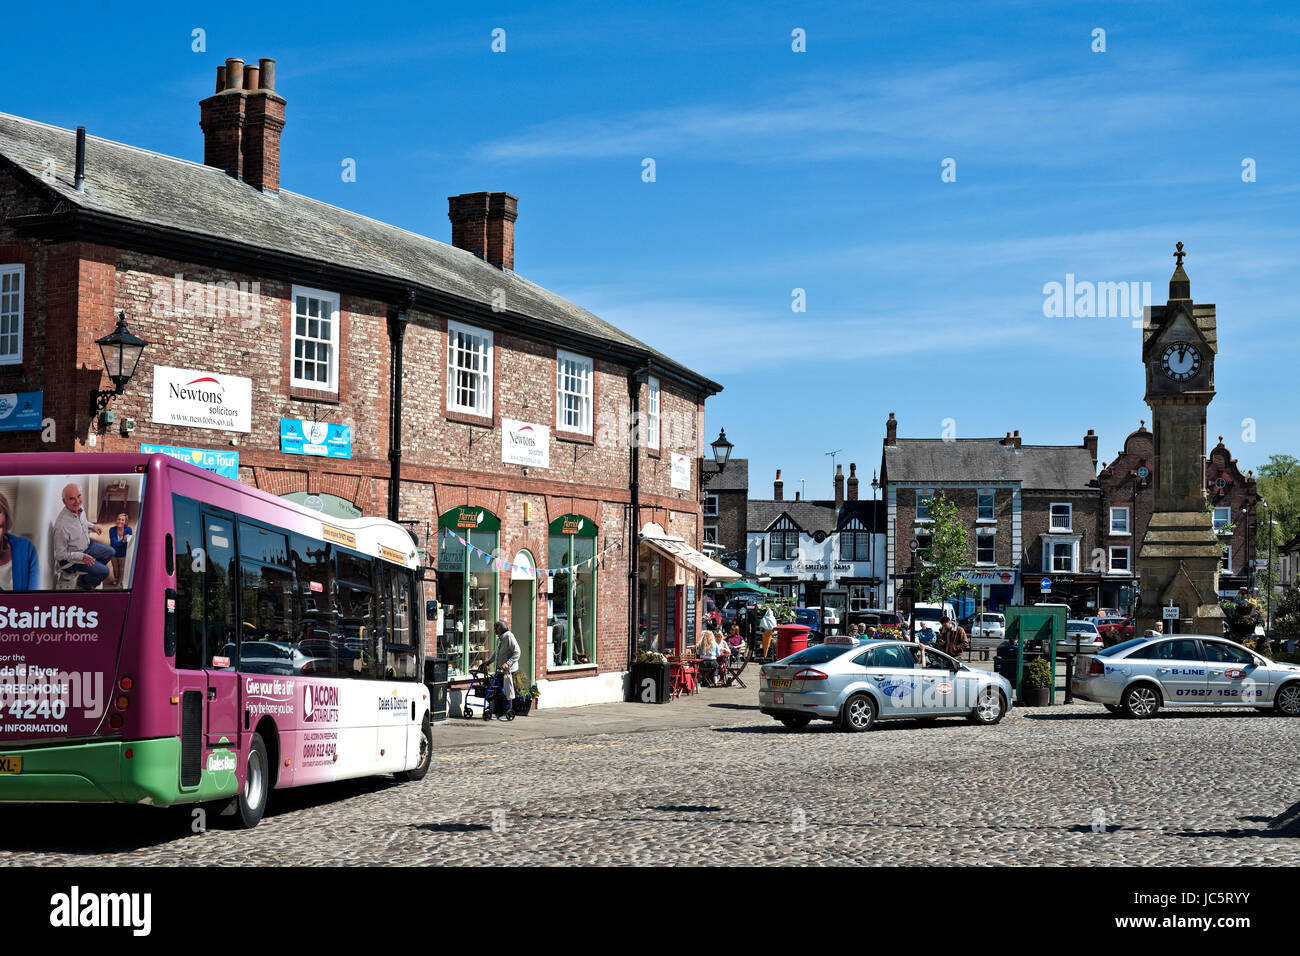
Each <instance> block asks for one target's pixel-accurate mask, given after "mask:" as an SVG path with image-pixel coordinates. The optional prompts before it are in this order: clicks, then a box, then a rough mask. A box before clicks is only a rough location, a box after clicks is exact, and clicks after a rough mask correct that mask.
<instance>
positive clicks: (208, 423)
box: [153, 365, 253, 432]
mask: <svg viewBox="0 0 1300 956" xmlns="http://www.w3.org/2000/svg"><path fill="white" fill-rule="evenodd" d="M153 420H154V421H155V422H158V423H159V424H162V425H183V426H185V427H186V428H219V429H221V430H222V431H228V432H247V431H250V430H251V429H252V421H253V380H252V379H249V378H240V377H239V376H238V375H218V374H216V373H214V372H201V371H197V370H195V369H188V368H168V367H167V366H166V365H155V366H154V367H153Z"/></svg>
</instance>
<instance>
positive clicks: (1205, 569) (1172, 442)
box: [1137, 242, 1223, 636]
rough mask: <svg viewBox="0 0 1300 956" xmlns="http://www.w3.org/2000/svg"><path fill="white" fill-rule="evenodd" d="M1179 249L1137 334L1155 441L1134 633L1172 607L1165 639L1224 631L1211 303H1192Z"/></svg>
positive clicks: (1214, 331)
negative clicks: (1210, 461) (1213, 511)
mask: <svg viewBox="0 0 1300 956" xmlns="http://www.w3.org/2000/svg"><path fill="white" fill-rule="evenodd" d="M1185 255H1186V253H1184V252H1183V244H1182V243H1181V242H1180V243H1178V251H1177V252H1175V253H1174V258H1175V259H1176V260H1177V263H1178V264H1177V268H1175V269H1174V274H1173V277H1172V278H1170V280H1169V302H1168V303H1167V304H1165V305H1164V306H1153V307H1152V308H1151V316H1150V321H1149V322H1147V323H1146V324H1145V325H1144V327H1143V329H1142V361H1143V363H1144V364H1145V365H1146V376H1147V391H1146V402H1147V404H1148V405H1150V406H1151V416H1152V421H1153V422H1154V428H1153V431H1154V438H1155V480H1156V483H1155V504H1154V510H1153V513H1152V515H1151V521H1150V523H1149V524H1148V525H1147V530H1146V534H1145V536H1143V538H1142V547H1141V548H1140V549H1139V551H1138V571H1139V576H1140V578H1141V582H1142V584H1141V587H1142V597H1141V603H1140V605H1139V606H1138V611H1137V631H1138V633H1141V632H1142V631H1143V630H1145V629H1147V628H1150V627H1154V626H1155V625H1156V622H1158V621H1161V620H1162V619H1163V614H1164V612H1163V611H1162V608H1163V607H1165V606H1168V605H1170V604H1173V605H1174V606H1176V607H1177V608H1178V619H1177V623H1176V624H1175V623H1174V622H1173V621H1165V625H1164V629H1165V633H1169V632H1170V631H1171V630H1176V631H1178V632H1179V633H1183V634H1213V635H1216V636H1217V635H1219V634H1221V633H1222V631H1223V612H1222V610H1220V608H1219V561H1220V551H1219V542H1218V539H1217V537H1216V535H1215V533H1214V522H1213V520H1212V518H1211V516H1210V513H1209V511H1208V510H1207V508H1206V498H1205V410H1206V407H1207V406H1208V405H1209V404H1210V401H1211V400H1212V399H1213V398H1214V358H1215V355H1216V354H1217V353H1218V351H1219V341H1218V332H1217V329H1216V321H1217V320H1216V317H1215V312H1214V306H1213V305H1197V304H1194V303H1193V302H1192V283H1191V280H1190V279H1188V278H1187V273H1186V272H1184V271H1183V257H1184V256H1185Z"/></svg>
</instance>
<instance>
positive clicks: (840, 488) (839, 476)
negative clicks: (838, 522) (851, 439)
mask: <svg viewBox="0 0 1300 956" xmlns="http://www.w3.org/2000/svg"><path fill="white" fill-rule="evenodd" d="M843 507H844V466H843V465H836V466H835V510H836V511H839V510H840V509H841V508H843Z"/></svg>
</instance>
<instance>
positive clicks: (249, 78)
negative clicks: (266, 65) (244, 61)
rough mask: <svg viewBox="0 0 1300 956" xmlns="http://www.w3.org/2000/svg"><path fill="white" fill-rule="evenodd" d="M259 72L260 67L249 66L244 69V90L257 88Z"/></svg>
mask: <svg viewBox="0 0 1300 956" xmlns="http://www.w3.org/2000/svg"><path fill="white" fill-rule="evenodd" d="M260 72H261V68H260V67H256V66H253V65H251V64H250V65H248V66H246V67H244V89H246V90H250V91H251V90H255V89H257V88H258V87H257V83H258V74H259V73H260Z"/></svg>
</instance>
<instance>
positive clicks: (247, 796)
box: [235, 734, 271, 829]
mask: <svg viewBox="0 0 1300 956" xmlns="http://www.w3.org/2000/svg"><path fill="white" fill-rule="evenodd" d="M270 789H271V774H270V766H269V764H268V762H267V759H266V744H264V743H262V735H261V734H253V740H252V743H251V744H250V746H249V748H248V762H247V763H246V764H245V765H244V789H243V791H242V792H241V793H240V794H239V796H238V797H236V798H235V803H236V807H235V817H236V819H237V821H238V822H239V824H240V826H242V827H244V828H246V829H250V828H252V827H255V826H257V824H258V822H259V821H260V820H261V819H262V814H263V813H265V812H266V797H267V794H268V793H269V791H270Z"/></svg>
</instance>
